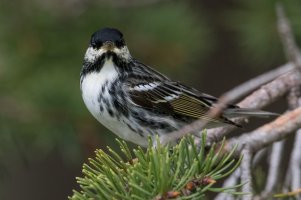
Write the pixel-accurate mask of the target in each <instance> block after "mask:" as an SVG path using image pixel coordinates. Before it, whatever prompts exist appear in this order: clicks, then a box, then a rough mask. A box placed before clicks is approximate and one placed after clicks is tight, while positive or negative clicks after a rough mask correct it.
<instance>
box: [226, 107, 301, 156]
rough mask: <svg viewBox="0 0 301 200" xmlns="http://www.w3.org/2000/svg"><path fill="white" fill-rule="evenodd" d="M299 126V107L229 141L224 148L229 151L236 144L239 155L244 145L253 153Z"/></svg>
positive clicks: (300, 117)
mask: <svg viewBox="0 0 301 200" xmlns="http://www.w3.org/2000/svg"><path fill="white" fill-rule="evenodd" d="M300 126H301V107H299V108H297V109H295V110H293V111H290V112H287V113H286V114H283V115H282V116H280V117H278V118H277V119H276V120H274V121H273V122H271V123H269V124H266V125H264V126H262V127H259V128H258V129H256V130H254V131H252V132H250V133H245V134H243V135H241V136H239V137H236V138H231V139H229V140H228V143H227V144H226V147H225V148H226V149H227V150H229V149H231V147H232V148H233V147H234V145H236V144H237V145H238V147H237V149H236V151H237V153H239V152H241V151H242V149H243V144H246V145H248V146H249V147H250V150H251V152H255V151H258V150H260V149H262V148H263V147H265V146H267V145H269V144H271V143H273V142H275V141H279V140H281V139H283V138H285V137H287V136H288V135H290V134H292V133H293V132H295V131H296V130H297V129H299V128H300Z"/></svg>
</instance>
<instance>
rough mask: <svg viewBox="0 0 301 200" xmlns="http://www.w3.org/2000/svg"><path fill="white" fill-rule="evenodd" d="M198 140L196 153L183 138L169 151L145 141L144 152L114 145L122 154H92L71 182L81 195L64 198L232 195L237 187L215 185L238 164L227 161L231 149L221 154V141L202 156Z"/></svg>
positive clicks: (158, 199)
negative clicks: (73, 181)
mask: <svg viewBox="0 0 301 200" xmlns="http://www.w3.org/2000/svg"><path fill="white" fill-rule="evenodd" d="M202 139H203V142H204V144H203V145H202V147H201V148H198V147H197V146H196V145H195V144H194V138H193V137H192V136H188V137H185V138H183V139H182V140H181V142H180V143H179V144H178V145H176V146H174V147H169V146H162V145H158V146H157V147H153V146H152V145H151V144H152V143H153V141H151V139H150V141H149V144H150V146H149V148H148V149H146V150H143V149H141V148H139V147H138V148H137V149H134V150H133V153H131V152H130V151H129V149H128V147H127V145H126V143H125V142H123V141H119V144H120V148H121V151H122V152H123V155H118V154H117V153H116V152H115V151H113V150H112V149H110V148H108V149H109V151H110V154H106V153H105V152H104V151H102V150H97V151H96V158H94V159H89V164H84V166H83V174H84V177H82V178H77V182H78V184H79V185H80V188H81V191H74V194H73V196H72V197H70V198H69V199H70V200H88V199H128V200H130V199H131V200H132V199H137V200H138V199H153V200H164V199H174V198H184V199H199V198H200V197H204V196H205V195H206V194H207V193H208V192H209V191H211V192H218V193H220V192H227V193H235V192H233V191H234V189H235V188H236V187H240V186H241V185H239V184H237V185H235V186H234V187H228V188H221V187H218V186H216V183H217V182H219V181H220V179H222V178H224V177H225V176H228V175H229V174H231V173H232V172H233V171H234V170H235V169H236V168H237V167H238V165H239V163H240V160H241V159H238V160H235V159H233V157H232V154H233V152H234V151H235V148H234V149H233V150H232V151H231V152H230V153H228V154H224V153H223V152H222V149H223V145H224V144H225V141H224V142H223V143H222V146H219V147H218V146H216V145H213V146H212V147H211V148H210V150H209V151H206V150H205V141H206V135H205V134H203V138H202ZM158 144H159V143H158ZM124 157H125V159H123V158H124ZM134 157H135V158H136V159H134V160H133V158H134Z"/></svg>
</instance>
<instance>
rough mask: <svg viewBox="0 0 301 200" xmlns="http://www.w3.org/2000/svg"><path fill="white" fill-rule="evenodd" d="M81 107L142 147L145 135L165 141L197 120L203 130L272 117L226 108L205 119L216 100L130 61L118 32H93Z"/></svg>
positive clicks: (85, 62) (267, 113) (81, 77)
mask: <svg viewBox="0 0 301 200" xmlns="http://www.w3.org/2000/svg"><path fill="white" fill-rule="evenodd" d="M80 87H81V92H82V97H83V99H84V102H85V104H86V106H87V108H88V110H89V111H90V112H91V114H92V115H93V116H94V117H95V118H96V119H97V120H98V121H99V122H100V123H102V124H103V125H104V126H105V127H107V128H108V129H110V130H111V131H112V132H114V133H115V134H116V135H118V136H119V137H121V138H123V139H125V140H128V141H131V142H133V143H135V144H138V145H141V146H144V147H146V146H147V145H148V136H155V135H159V137H162V136H164V137H166V135H168V134H169V133H171V132H173V131H176V130H178V129H180V128H181V127H183V126H184V125H187V124H189V123H191V122H193V121H195V120H197V119H202V120H207V121H208V122H209V123H208V125H207V126H206V128H212V127H219V126H224V125H230V126H239V125H238V124H236V123H234V122H232V121H231V120H230V119H229V118H230V117H233V116H235V117H237V116H241V117H243V116H268V115H272V114H273V113H270V112H265V111H260V110H252V109H244V108H239V107H238V106H236V105H228V107H227V109H225V110H224V112H223V114H222V115H221V116H220V117H216V118H210V117H209V116H207V115H206V113H207V111H208V110H209V109H210V108H212V107H213V106H214V105H215V104H216V103H217V99H216V98H215V97H213V96H210V95H207V94H204V93H201V92H199V91H197V90H195V89H193V88H191V87H188V86H186V85H184V84H182V83H180V82H177V81H172V80H170V79H169V78H168V77H166V76H164V75H162V74H161V73H159V72H157V71H156V70H154V69H152V68H150V67H149V66H147V65H145V64H143V63H141V62H139V61H138V60H136V59H135V58H133V57H132V56H131V54H130V52H129V50H128V48H127V46H126V44H125V41H124V39H123V35H122V33H121V32H120V31H119V30H117V29H114V28H104V29H102V30H99V31H97V32H95V33H94V34H93V35H92V37H91V40H90V44H89V47H88V49H87V51H86V54H85V57H84V63H83V68H82V71H81V74H80Z"/></svg>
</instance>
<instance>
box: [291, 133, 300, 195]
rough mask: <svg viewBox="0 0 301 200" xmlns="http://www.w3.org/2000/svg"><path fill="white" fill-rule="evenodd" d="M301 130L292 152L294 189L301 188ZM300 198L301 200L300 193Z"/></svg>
mask: <svg viewBox="0 0 301 200" xmlns="http://www.w3.org/2000/svg"><path fill="white" fill-rule="evenodd" d="M300 147H301V129H299V130H298V131H297V134H296V138H295V144H294V149H293V151H292V156H291V161H290V170H291V175H292V189H293V190H297V189H299V188H301V148H300ZM298 197H299V198H300V199H301V195H300V193H299V194H298Z"/></svg>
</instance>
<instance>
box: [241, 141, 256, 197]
mask: <svg viewBox="0 0 301 200" xmlns="http://www.w3.org/2000/svg"><path fill="white" fill-rule="evenodd" d="M242 154H243V155H244V157H243V159H242V161H241V165H240V169H241V170H240V171H241V182H242V183H245V184H244V185H243V186H242V192H243V193H246V194H245V195H243V196H242V200H251V199H252V198H253V187H252V173H251V164H252V152H251V151H250V149H249V147H248V146H247V145H246V146H244V149H243V151H242Z"/></svg>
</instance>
